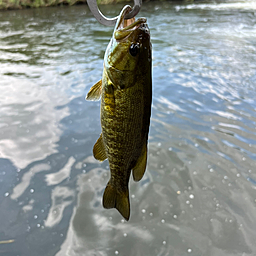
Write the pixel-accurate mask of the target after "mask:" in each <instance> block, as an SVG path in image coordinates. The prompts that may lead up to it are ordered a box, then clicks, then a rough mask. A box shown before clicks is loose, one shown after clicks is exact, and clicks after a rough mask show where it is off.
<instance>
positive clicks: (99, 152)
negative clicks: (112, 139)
mask: <svg viewBox="0 0 256 256" xmlns="http://www.w3.org/2000/svg"><path fill="white" fill-rule="evenodd" d="M93 156H94V157H95V159H97V160H99V161H104V160H105V159H107V154H106V150H105V146H104V143H103V138H102V133H101V134H100V137H99V138H98V140H97V141H96V143H95V145H94V147H93Z"/></svg>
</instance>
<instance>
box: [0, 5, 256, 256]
mask: <svg viewBox="0 0 256 256" xmlns="http://www.w3.org/2000/svg"><path fill="white" fill-rule="evenodd" d="M121 8H122V5H114V6H104V7H102V11H103V12H104V13H105V14H106V15H108V16H115V15H117V14H118V12H119V11H120V9H121ZM140 15H141V16H145V17H147V18H148V23H149V27H150V29H151V37H152V44H153V87H154V88H153V106H152V118H151V127H150V134H149V158H148V167H147V172H146V174H145V177H144V178H143V179H142V181H141V182H139V183H135V182H133V181H131V182H130V200H131V208H132V212H131V219H130V221H129V222H126V221H124V220H123V219H122V218H121V216H120V214H119V213H118V212H117V211H115V210H105V209H103V207H102V204H101V200H102V194H103V191H104V188H105V185H106V183H107V181H108V179H109V167H108V164H107V162H106V161H105V162H103V163H99V162H97V161H95V160H94V158H93V156H92V147H93V145H94V143H95V141H96V139H97V138H98V136H99V134H100V119H99V114H100V109H99V102H87V101H85V96H86V94H87V92H88V90H89V88H90V87H91V86H92V85H93V84H94V83H95V82H97V81H98V80H99V79H100V77H101V74H102V63H103V61H102V60H103V55H104V52H105V48H106V46H107V44H108V41H109V39H110V37H111V33H112V28H108V27H104V26H102V25H100V24H98V23H97V21H96V20H95V19H94V18H93V16H92V15H91V13H90V12H89V10H88V8H87V7H86V6H75V7H70V8H47V9H38V10H36V9H35V10H34V9H31V10H23V11H8V12H1V13H0V87H1V94H0V205H1V207H0V255H4V256H14V255H15V256H16V255H19V256H27V255H33V256H43V255H44V256H52V255H56V256H63V255H67V256H84V255H85V256H87V255H88V256H91V255H96V256H98V255H100V256H110V255H125V256H127V255H138V256H139V255H152V256H153V255H154V256H155V255H159V256H160V255H161V256H162V255H172V256H183V255H193V256H200V255H201V256H205V255H214V256H215V255H216V256H224V255H225V256H227V255H230V256H231V255H232V256H235V255H237V256H241V255H242V256H249V255H256V244H255V237H256V214H255V213H256V168H255V167H256V164H255V163H256V161H255V160H256V133H255V131H256V130H255V127H256V125H255V124H256V101H255V99H256V90H255V81H256V64H255V63H256V25H255V16H256V5H255V1H244V2H243V1H241V2H225V3H208V4H202V3H201V4H200V3H199V4H184V5H180V4H172V3H169V2H165V3H158V2H154V3H144V4H143V8H142V10H141V12H140ZM1 241H5V242H1Z"/></svg>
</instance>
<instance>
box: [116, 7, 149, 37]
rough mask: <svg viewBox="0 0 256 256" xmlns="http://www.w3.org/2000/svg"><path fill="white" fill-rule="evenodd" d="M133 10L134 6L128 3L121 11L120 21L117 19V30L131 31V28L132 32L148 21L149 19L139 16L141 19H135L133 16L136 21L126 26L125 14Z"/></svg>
mask: <svg viewBox="0 0 256 256" xmlns="http://www.w3.org/2000/svg"><path fill="white" fill-rule="evenodd" d="M131 10H132V8H131V6H129V5H126V6H125V7H124V8H123V10H122V12H121V14H120V16H119V19H118V21H117V24H116V28H115V31H118V32H123V31H129V30H131V32H132V31H133V30H136V29H137V28H139V27H140V25H141V24H143V23H146V22H147V19H146V18H139V19H137V20H135V18H132V19H134V20H135V21H134V22H133V23H132V24H130V25H128V26H126V27H124V20H125V16H126V15H127V14H128V13H129V12H130V11H131ZM132 19H130V20H132Z"/></svg>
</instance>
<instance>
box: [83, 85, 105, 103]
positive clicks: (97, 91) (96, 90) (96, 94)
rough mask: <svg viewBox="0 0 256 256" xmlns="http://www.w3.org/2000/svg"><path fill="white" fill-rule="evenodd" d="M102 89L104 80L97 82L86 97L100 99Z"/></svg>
mask: <svg viewBox="0 0 256 256" xmlns="http://www.w3.org/2000/svg"><path fill="white" fill-rule="evenodd" d="M101 89H102V80H100V81H99V82H97V83H96V84H95V85H93V86H92V88H91V89H90V91H89V92H88V94H87V96H86V99H87V100H94V101H95V100H99V99H100V96H101Z"/></svg>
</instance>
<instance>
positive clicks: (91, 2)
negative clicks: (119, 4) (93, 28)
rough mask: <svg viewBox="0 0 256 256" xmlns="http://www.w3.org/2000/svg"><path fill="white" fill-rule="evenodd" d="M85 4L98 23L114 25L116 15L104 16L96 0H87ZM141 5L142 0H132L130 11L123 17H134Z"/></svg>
mask: <svg viewBox="0 0 256 256" xmlns="http://www.w3.org/2000/svg"><path fill="white" fill-rule="evenodd" d="M87 4H88V6H89V8H90V10H91V12H92V14H93V15H94V17H95V18H96V20H97V21H98V22H99V23H101V24H103V25H105V26H115V24H116V21H117V19H118V16H116V17H115V18H107V17H105V16H104V15H103V14H102V13H101V11H100V10H99V8H98V5H97V1H96V0H87ZM141 5H142V0H134V6H133V8H132V10H131V12H130V13H128V14H127V15H126V16H125V19H131V18H133V17H135V16H136V15H137V14H138V13H139V11H140V8H141Z"/></svg>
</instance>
